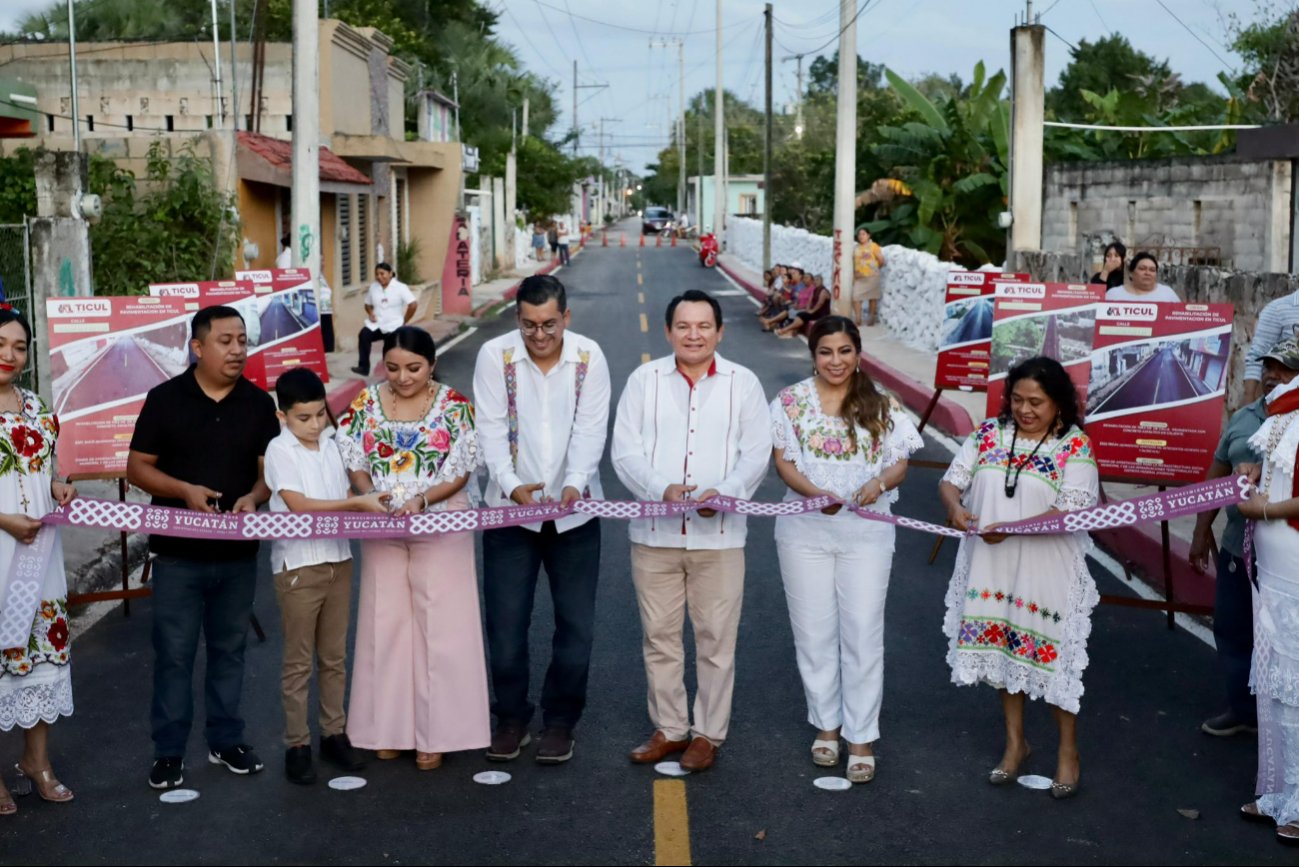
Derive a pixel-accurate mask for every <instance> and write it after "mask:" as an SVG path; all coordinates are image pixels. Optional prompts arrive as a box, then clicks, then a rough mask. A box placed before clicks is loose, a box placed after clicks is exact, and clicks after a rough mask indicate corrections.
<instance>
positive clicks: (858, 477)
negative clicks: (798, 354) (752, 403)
mask: <svg viewBox="0 0 1299 867" xmlns="http://www.w3.org/2000/svg"><path fill="white" fill-rule="evenodd" d="M808 345H809V346H810V348H811V351H812V361H813V363H814V364H815V366H816V372H815V374H814V375H813V376H811V377H809V378H808V379H805V380H803V381H802V382H798V383H795V384H794V385H791V386H789V387H788V388H786V389H784V390H783V391H781V392H780V393H779V394H778V395H776V399H775V400H774V401H772V403H771V422H772V442H773V443H774V445H775V450H774V451H775V458H776V471H777V472H778V473H779V474H780V478H781V479H782V480H783V481H784V482H785V484H786V485H787V486H788V491H787V493H786V496H785V499H787V500H795V499H801V498H803V497H815V496H819V495H821V494H830V495H831V496H834V497H837V498H838V499H840V500H843V501H845V502H852V503H855V504H857V505H858V506H864V507H866V508H869V509H873V510H875V511H878V512H883V513H886V514H887V513H888V511H889V506H890V504H891V503H893V502H894V501H896V500H897V496H898V494H897V487H898V485H900V484H901V483H902V480H903V479H904V478H905V477H906V474H907V458H908V457H909V456H910V454H911V453H912V452H914V451H915V450H916V449H918V448H920V447H921V445H923V441H922V440H921V439H920V435H919V434H918V433H917V432H916V428H915V425H913V424H912V423H911V419H910V418H908V417H907V416H906V415H904V414H903V413H902V412H901V411H900V410H899V409H898V407H897V406H896V404H894V403H893V402H892V401H891V400H889V398H888V397H886V396H885V395H883V394H881V393H880V392H879V390H878V389H876V387H875V383H873V382H872V381H871V378H870V376H869V375H868V374H867V373H866V372H865V371H864V370H862V369H861V367H860V361H861V334H860V333H859V332H858V330H857V326H856V325H855V324H854V323H853V321H852V320H851V319H848V318H846V317H844V316H827V317H825V318H823V319H820V320H818V321H817V322H816V324H815V325H814V326H813V327H812V333H811V336H810V337H809V338H808ZM823 511H824V514H815V513H814V514H810V515H791V516H785V517H780V518H777V519H776V548H777V552H778V553H779V556H780V573H781V577H782V579H783V581H784V584H785V598H786V599H787V601H788V603H789V619H790V622H791V624H792V626H793V629H794V646H795V650H796V652H797V656H798V671H799V674H800V675H802V678H803V689H804V692H805V693H806V695H807V713H808V722H809V723H811V724H812V725H813V726H815V727H816V729H817V735H816V739H815V740H813V742H812V761H813V762H814V763H816V764H817V765H821V766H824V767H835V766H837V765H838V764H839V739H840V737H842V738H843V739H844V740H845V741H847V743H848V752H849V756H848V771H847V775H848V779H849V780H851V781H853V782H854V783H866V782H870V780H871V779H873V778H874V776H875V756H874V746H873V744H874V741H875V740H877V739H878V738H879V716H880V703H881V701H882V698H883V688H884V599H885V597H886V596H887V594H888V587H889V570H890V567H891V565H892V559H893V556H892V555H893V536H894V528H893V525H891V524H886V523H883V522H877V521H868V520H863V519H862V518H859V517H858V516H856V515H854V514H853V513H852V512H851V511H850V510H847V509H843V508H842V507H841V506H838V505H836V506H831V507H829V508H827V509H825V510H823Z"/></svg>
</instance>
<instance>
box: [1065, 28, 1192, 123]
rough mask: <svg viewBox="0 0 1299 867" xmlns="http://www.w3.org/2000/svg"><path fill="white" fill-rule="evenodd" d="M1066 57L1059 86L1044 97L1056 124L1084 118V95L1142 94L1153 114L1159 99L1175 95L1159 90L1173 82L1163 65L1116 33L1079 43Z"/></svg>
mask: <svg viewBox="0 0 1299 867" xmlns="http://www.w3.org/2000/svg"><path fill="white" fill-rule="evenodd" d="M1070 54H1071V55H1072V59H1071V60H1070V61H1069V65H1068V66H1066V67H1065V68H1064V71H1062V72H1061V73H1060V80H1059V83H1058V84H1057V85H1056V86H1055V87H1053V88H1051V89H1050V90H1048V91H1047V94H1046V107H1047V110H1048V111H1050V112H1052V113H1053V114H1054V115H1055V116H1056V117H1057V118H1059V119H1060V120H1066V121H1073V122H1080V121H1081V120H1082V118H1083V117H1085V116H1086V112H1087V110H1088V107H1089V106H1088V101H1087V98H1086V97H1085V96H1083V92H1084V91H1091V92H1093V93H1107V92H1108V91H1109V90H1110V89H1111V88H1113V89H1116V90H1119V91H1122V92H1127V93H1131V94H1133V95H1134V96H1135V95H1137V91H1142V92H1141V93H1140V97H1141V99H1142V100H1143V102H1144V101H1146V100H1150V101H1152V102H1153V103H1154V104H1151V105H1149V106H1148V108H1149V109H1150V110H1152V111H1155V112H1158V111H1159V110H1161V109H1162V108H1163V105H1161V104H1160V100H1161V99H1162V100H1164V101H1167V100H1169V99H1170V98H1171V99H1175V97H1176V95H1177V88H1176V87H1175V88H1173V89H1172V90H1171V91H1169V90H1168V89H1163V88H1160V87H1159V85H1164V84H1166V83H1167V82H1169V80H1170V79H1173V78H1175V76H1174V75H1173V72H1172V70H1171V69H1170V68H1169V66H1168V63H1167V61H1159V60H1156V59H1155V58H1153V57H1151V56H1150V55H1149V54H1146V53H1145V52H1144V51H1138V50H1137V49H1135V48H1133V47H1132V44H1131V43H1129V42H1128V40H1127V39H1126V38H1125V37H1124V36H1121V35H1120V34H1118V33H1115V34H1113V35H1111V36H1105V37H1102V38H1100V39H1097V40H1095V41H1088V40H1087V39H1080V40H1078V47H1077V48H1075V49H1071V50H1070ZM1143 83H1144V84H1145V87H1144V88H1143V87H1142V84H1143ZM1177 87H1180V84H1179V85H1177ZM1152 97H1153V99H1151V98H1152Z"/></svg>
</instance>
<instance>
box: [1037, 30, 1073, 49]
mask: <svg viewBox="0 0 1299 867" xmlns="http://www.w3.org/2000/svg"><path fill="white" fill-rule="evenodd" d="M1042 26H1043V27H1046V32H1047V33H1050V34H1051V35H1052V36H1054V37H1055V38H1056V39H1059V40H1060V41H1061V42H1063V43H1064V44H1065V45H1068V46H1069V48H1070V50H1072V51H1075V52H1076V51H1077V50H1078V46H1077V45H1074V44H1073V43H1072V42H1070V41H1069V40H1068V39H1065V38H1064V37H1063V36H1061V35H1060V34H1059V33H1056V32H1055V31H1054V30H1052V29H1051V28H1050V27H1048V26H1047V25H1045V24H1043V25H1042Z"/></svg>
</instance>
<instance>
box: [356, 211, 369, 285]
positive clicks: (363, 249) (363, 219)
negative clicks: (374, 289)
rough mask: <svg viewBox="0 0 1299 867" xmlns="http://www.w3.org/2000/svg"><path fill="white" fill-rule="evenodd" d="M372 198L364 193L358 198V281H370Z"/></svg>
mask: <svg viewBox="0 0 1299 867" xmlns="http://www.w3.org/2000/svg"><path fill="white" fill-rule="evenodd" d="M369 229H370V197H369V196H368V195H365V194H364V193H362V194H361V195H359V196H357V197H356V263H357V265H358V268H357V272H358V273H357V281H358V282H360V283H364V282H365V281H366V280H369V279H370V232H369Z"/></svg>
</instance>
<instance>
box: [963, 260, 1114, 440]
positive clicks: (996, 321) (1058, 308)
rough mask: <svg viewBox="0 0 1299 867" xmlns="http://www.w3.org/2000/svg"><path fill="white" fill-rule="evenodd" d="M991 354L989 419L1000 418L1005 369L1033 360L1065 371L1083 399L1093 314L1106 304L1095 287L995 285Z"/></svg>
mask: <svg viewBox="0 0 1299 867" xmlns="http://www.w3.org/2000/svg"><path fill="white" fill-rule="evenodd" d="M994 297H995V299H996V307H995V309H994V310H993V321H992V353H991V359H990V364H991V365H992V367H991V372H990V373H989V374H988V404H987V406H988V409H987V412H988V415H989V416H994V415H997V414H998V413H999V412H1001V399H1002V392H1003V390H1004V388H1005V383H1006V376H1007V374H1008V373H1009V372H1010V369H1011V368H1012V367H1014V366H1015V365H1016V364H1019V363H1020V362H1021V361H1024V360H1026V359H1029V358H1033V357H1034V356H1038V355H1045V356H1047V357H1048V358H1054V359H1055V360H1056V361H1058V362H1060V363H1061V364H1062V365H1064V369H1065V370H1066V371H1068V373H1069V378H1070V379H1072V380H1073V381H1074V384H1075V385H1076V386H1077V387H1078V397H1079V399H1080V400H1082V399H1084V398H1085V397H1086V394H1087V378H1088V375H1089V373H1090V369H1091V354H1092V340H1093V338H1094V336H1095V327H1096V308H1097V306H1098V305H1099V304H1100V303H1101V302H1102V301H1104V300H1105V287H1104V286H1103V285H1101V284H1099V283H999V284H997V286H996V291H995V295H994Z"/></svg>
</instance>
